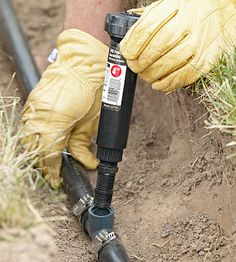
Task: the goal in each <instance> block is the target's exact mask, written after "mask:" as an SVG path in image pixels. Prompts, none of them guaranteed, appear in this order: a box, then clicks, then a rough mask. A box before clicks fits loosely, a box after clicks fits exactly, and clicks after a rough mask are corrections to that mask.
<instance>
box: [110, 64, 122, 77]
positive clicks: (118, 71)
mask: <svg viewBox="0 0 236 262" xmlns="http://www.w3.org/2000/svg"><path fill="white" fill-rule="evenodd" d="M121 74H122V68H121V67H120V66H118V65H113V66H112V67H111V75H112V76H113V77H119V76H121Z"/></svg>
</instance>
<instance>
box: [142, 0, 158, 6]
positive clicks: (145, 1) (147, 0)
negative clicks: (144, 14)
mask: <svg viewBox="0 0 236 262" xmlns="http://www.w3.org/2000/svg"><path fill="white" fill-rule="evenodd" d="M156 1H157V0H138V1H137V2H138V3H137V6H138V7H143V6H148V5H150V4H151V3H153V2H156Z"/></svg>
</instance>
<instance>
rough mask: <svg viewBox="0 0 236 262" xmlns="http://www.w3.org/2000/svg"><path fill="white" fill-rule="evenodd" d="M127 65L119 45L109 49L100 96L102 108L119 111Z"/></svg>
mask: <svg viewBox="0 0 236 262" xmlns="http://www.w3.org/2000/svg"><path fill="white" fill-rule="evenodd" d="M126 71H127V65H126V61H125V59H124V58H123V57H122V55H121V53H120V51H119V45H118V44H116V45H113V46H112V47H111V48H110V52H109V57H108V63H107V69H106V75H105V81H104V87H103V95H102V105H103V107H105V108H107V109H110V110H114V111H119V110H120V108H121V105H122V97H123V91H124V86H125V77H126Z"/></svg>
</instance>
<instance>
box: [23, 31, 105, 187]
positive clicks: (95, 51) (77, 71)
mask: <svg viewBox="0 0 236 262" xmlns="http://www.w3.org/2000/svg"><path fill="white" fill-rule="evenodd" d="M57 49H58V57H57V60H56V61H55V62H54V63H53V64H51V65H50V66H49V67H48V68H47V70H46V71H45V72H44V74H43V75H42V78H41V80H40V82H39V83H38V85H37V86H36V88H35V89H34V90H33V91H32V92H31V94H30V96H29V97H28V100H27V103H26V105H25V107H24V110H23V112H22V118H21V125H22V126H23V134H24V138H23V140H22V142H23V143H24V144H27V145H29V146H30V149H31V150H34V149H35V148H39V152H40V156H41V157H42V162H43V174H44V175H45V178H46V179H47V180H48V182H49V183H50V184H51V186H52V187H53V188H58V187H59V185H60V184H61V178H59V172H60V166H61V152H62V150H63V149H64V148H65V147H67V148H68V150H69V152H70V153H71V154H72V156H73V157H74V158H75V159H77V160H79V161H80V162H81V163H82V164H83V165H84V166H85V167H86V168H89V169H95V168H96V166H97V161H96V159H95V157H94V156H93V154H92V153H91V152H90V150H89V146H90V143H91V138H92V137H93V135H94V134H95V132H96V130H97V124H98V116H99V112H100V102H101V95H102V86H103V81H104V75H105V67H106V59H107V54H108V47H106V46H105V45H104V44H102V43H101V42H99V41H98V40H97V39H95V38H94V37H92V36H91V35H88V34H86V33H84V32H82V31H79V30H76V29H70V30H66V31H64V32H63V33H62V34H61V35H60V36H59V38H58V41H57Z"/></svg>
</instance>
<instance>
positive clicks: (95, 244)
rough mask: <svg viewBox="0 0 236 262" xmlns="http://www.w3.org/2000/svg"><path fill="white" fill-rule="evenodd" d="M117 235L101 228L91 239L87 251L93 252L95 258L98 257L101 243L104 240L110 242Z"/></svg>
mask: <svg viewBox="0 0 236 262" xmlns="http://www.w3.org/2000/svg"><path fill="white" fill-rule="evenodd" d="M116 238H117V236H116V234H115V233H114V232H108V231H107V230H105V229H103V230H101V231H100V232H99V233H98V234H97V235H96V236H95V237H94V238H93V239H92V242H91V243H90V244H89V247H88V249H89V252H90V253H93V254H95V256H96V258H97V259H98V254H99V251H100V250H101V249H102V247H103V244H104V243H105V242H106V243H107V242H110V241H112V240H114V239H116Z"/></svg>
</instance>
